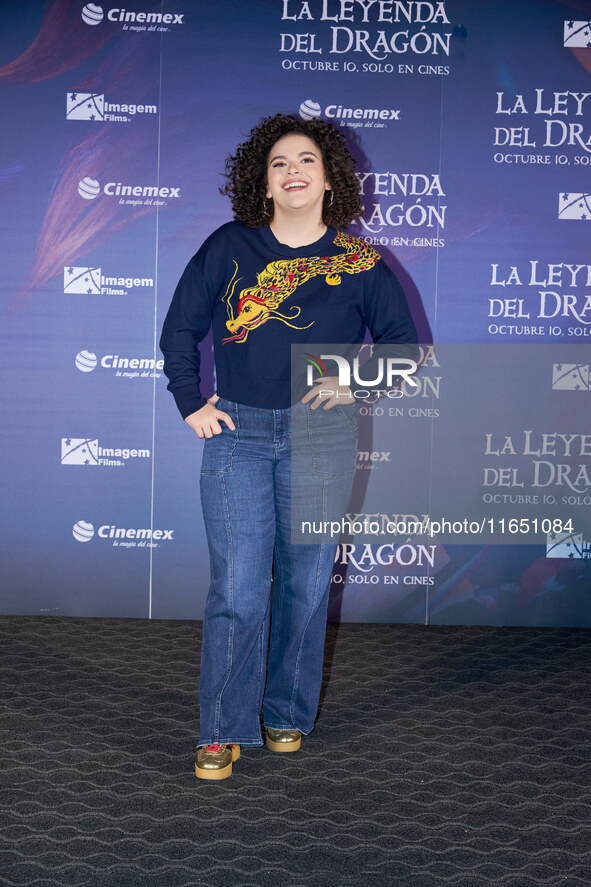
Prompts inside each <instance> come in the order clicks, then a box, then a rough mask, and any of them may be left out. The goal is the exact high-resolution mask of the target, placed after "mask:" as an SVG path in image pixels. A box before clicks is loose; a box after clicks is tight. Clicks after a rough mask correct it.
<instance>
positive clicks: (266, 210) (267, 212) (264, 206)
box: [263, 197, 271, 219]
mask: <svg viewBox="0 0 591 887" xmlns="http://www.w3.org/2000/svg"><path fill="white" fill-rule="evenodd" d="M267 199H268V198H267V197H265V199H264V200H263V215H264V216H266V217H267V218H268V219H269V218H271V213H270V212H269V210H268V209H267Z"/></svg>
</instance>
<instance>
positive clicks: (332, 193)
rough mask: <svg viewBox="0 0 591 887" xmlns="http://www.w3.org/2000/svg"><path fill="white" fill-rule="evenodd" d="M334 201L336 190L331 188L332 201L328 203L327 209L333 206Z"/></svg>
mask: <svg viewBox="0 0 591 887" xmlns="http://www.w3.org/2000/svg"><path fill="white" fill-rule="evenodd" d="M333 203H334V191H333V190H332V189H331V192H330V203H329V204H328V207H327V209H330V208H331V206H332V205H333Z"/></svg>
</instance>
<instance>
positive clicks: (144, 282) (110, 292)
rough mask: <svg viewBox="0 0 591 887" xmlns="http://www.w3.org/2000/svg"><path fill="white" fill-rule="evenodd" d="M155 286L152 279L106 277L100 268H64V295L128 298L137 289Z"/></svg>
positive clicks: (70, 266) (72, 266)
mask: <svg viewBox="0 0 591 887" xmlns="http://www.w3.org/2000/svg"><path fill="white" fill-rule="evenodd" d="M153 286H154V280H153V278H152V277H106V276H103V274H102V272H101V269H100V268H92V267H86V266H85V267H77V266H75V265H69V266H68V267H67V268H64V293H65V294H66V295H68V294H70V293H73V294H76V295H84V296H127V295H129V290H130V289H134V288H135V287H142V288H144V289H146V288H148V287H153Z"/></svg>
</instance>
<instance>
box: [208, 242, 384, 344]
mask: <svg viewBox="0 0 591 887" xmlns="http://www.w3.org/2000/svg"><path fill="white" fill-rule="evenodd" d="M333 243H335V244H338V246H341V247H343V248H344V249H345V252H344V253H341V254H339V255H338V256H312V257H310V258H307V259H281V260H278V261H276V262H270V263H269V264H268V265H267V267H266V268H265V269H264V271H261V273H260V274H257V284H256V286H252V287H247V288H246V289H243V290H241V292H240V296H239V297H238V307H237V311H236V316H235V317H234V311H233V309H232V304H231V302H230V300H231V298H232V296H233V295H234V290H235V288H236V284H237V283H238V282H239V280H240V278H238V279H236V275H237V273H238V265H237V264H236V262H235V263H234V264H235V265H236V270H235V271H234V275H233V277H232V280H231V281H230V283H229V284H228V287H227V289H226V292H225V294H224V296H223V299H222V301H224V302H225V303H226V307H227V309H228V320H227V322H226V326H227V328H228V330H229V331H230V332H231V333H233V335H231V336H229V337H228V338H227V339H222V342H223V343H224V344H225V343H226V342H245V341H246V338H247V336H248V334H249V332H250V331H251V330H255V329H257V328H258V327H260V326H262V325H263V324H264V323H266V322H267V321H268V320H281V321H282V322H283V323H286V324H287V325H288V326H291V327H293V328H294V329H300V330H305V329H308V327H310V326H312V323H314V321H312V323H309V324H307V325H306V326H296V325H295V324H294V323H292V322H291V321H293V320H295V319H296V317H298V315H299V314H300V312H301V310H302V309H301V308H299V307H298V306H297V305H294V306H293V307H292V311H291V314H289V315H286V314H281V313H280V311H279V310H278V308H279V305H280V304H281V303H282V302H283V301H284V300H285V299H287V298H289V296H291V295H292V294H293V293H294V292H295V290H296V289H297V288H298V286H301V285H302V284H303V283H306V281H307V280H310V278H312V277H317V276H318V275H323V276H324V277H325V279H326V283H328V284H329V285H330V286H337V285H338V284H339V283H340V282H341V275H342V274H359V272H360V271H369V269H370V268H373V266H374V265H375V263H376V262H377V261H378V259H379V258H380V256H379V254H378V253H377V252H376V251H375V249H373V248H372V247H371V246H369V245H368V244H367V243H364V242H363V241H361V240H357V238H356V237H351V236H350V235H349V234H344V233H342V232H340V233H339V234H337V236H336V237H335V239H334V241H333Z"/></svg>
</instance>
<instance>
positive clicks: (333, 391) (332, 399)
mask: <svg viewBox="0 0 591 887" xmlns="http://www.w3.org/2000/svg"><path fill="white" fill-rule="evenodd" d="M314 386H315V387H314V388H310V390H309V391H308V392H307V393H306V394H304V396H303V397H302V403H309V402H310V401H312V406H311V407H310V409H312V410H317V409H318V407H319V406H321V405H323V406H322V409H323V410H330V409H332V407H336V406H337V404H341V405H345V406H348V405H349V404H352V403H355V398H354V397H353V395H352V394H351V389H350V388H345V387H344V386H342V385H339V377H338V376H325V377H324V378H322V379H314Z"/></svg>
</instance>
